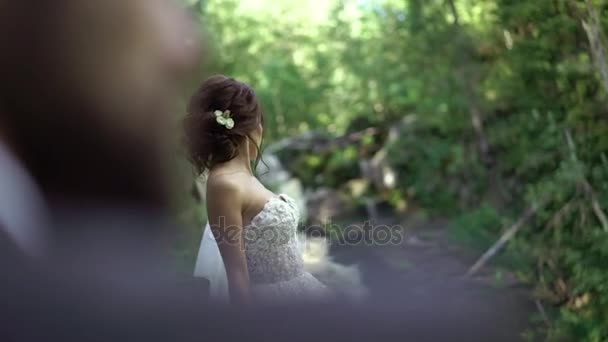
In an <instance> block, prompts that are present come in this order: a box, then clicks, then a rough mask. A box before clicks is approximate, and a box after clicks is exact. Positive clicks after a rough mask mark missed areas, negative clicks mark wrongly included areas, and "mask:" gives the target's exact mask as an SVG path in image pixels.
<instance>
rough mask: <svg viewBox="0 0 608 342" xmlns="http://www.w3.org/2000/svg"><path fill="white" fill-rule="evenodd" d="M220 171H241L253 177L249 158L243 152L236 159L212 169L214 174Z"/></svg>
mask: <svg viewBox="0 0 608 342" xmlns="http://www.w3.org/2000/svg"><path fill="white" fill-rule="evenodd" d="M219 170H230V171H240V172H246V173H249V174H251V175H253V170H252V168H251V163H250V162H249V156H248V154H246V153H244V152H243V151H240V152H239V154H238V155H237V156H236V157H235V158H233V159H231V160H229V161H227V162H224V163H220V164H216V165H214V166H213V167H212V168H211V171H212V172H213V171H216V172H217V171H219Z"/></svg>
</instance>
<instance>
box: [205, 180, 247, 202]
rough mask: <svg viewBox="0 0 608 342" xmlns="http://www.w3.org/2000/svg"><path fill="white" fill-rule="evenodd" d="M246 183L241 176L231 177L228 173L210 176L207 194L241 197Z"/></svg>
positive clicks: (233, 197)
mask: <svg viewBox="0 0 608 342" xmlns="http://www.w3.org/2000/svg"><path fill="white" fill-rule="evenodd" d="M244 188H245V183H244V181H243V180H242V179H241V177H231V176H230V175H227V174H218V175H213V176H210V177H209V179H208V180H207V196H211V197H214V196H215V195H222V197H223V198H231V199H241V198H242V196H243V194H244Z"/></svg>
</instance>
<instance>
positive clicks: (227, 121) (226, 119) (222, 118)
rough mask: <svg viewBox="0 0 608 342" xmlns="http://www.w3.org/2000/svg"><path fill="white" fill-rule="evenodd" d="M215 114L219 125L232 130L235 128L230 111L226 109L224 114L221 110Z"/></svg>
mask: <svg viewBox="0 0 608 342" xmlns="http://www.w3.org/2000/svg"><path fill="white" fill-rule="evenodd" d="M213 114H214V115H215V121H217V123H218V124H220V125H222V126H224V127H226V128H227V129H232V127H234V120H233V119H232V118H231V117H230V111H229V110H227V109H226V110H225V111H223V112H222V111H221V110H216V111H214V112H213Z"/></svg>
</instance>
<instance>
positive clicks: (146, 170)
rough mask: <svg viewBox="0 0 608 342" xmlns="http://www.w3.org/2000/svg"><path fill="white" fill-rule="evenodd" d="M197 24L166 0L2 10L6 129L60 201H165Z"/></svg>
mask: <svg viewBox="0 0 608 342" xmlns="http://www.w3.org/2000/svg"><path fill="white" fill-rule="evenodd" d="M189 19H190V18H188V16H187V15H186V14H185V13H183V12H182V11H181V10H180V8H179V7H177V6H176V4H174V3H172V2H171V1H167V0H103V1H95V0H36V1H33V0H19V1H1V2H0V48H1V49H2V54H0V72H1V73H2V75H3V82H2V83H1V85H0V115H1V116H2V117H1V121H2V123H3V124H4V125H5V126H6V129H5V130H6V134H7V135H8V136H9V139H10V141H11V142H12V143H13V146H14V149H15V150H16V151H15V152H16V153H17V154H18V155H19V157H20V158H21V159H22V160H23V162H24V163H25V165H26V166H27V167H28V168H29V169H30V171H31V173H32V174H33V176H34V178H35V179H36V180H37V181H38V183H39V185H40V186H41V188H42V190H43V192H44V193H45V194H46V195H47V196H49V197H52V200H51V201H53V200H57V198H63V199H65V200H66V201H68V202H69V201H74V200H77V201H78V203H79V204H85V205H86V202H87V201H91V202H101V203H97V204H103V205H112V204H113V203H114V204H115V202H132V203H137V204H139V205H142V206H151V207H157V206H159V207H162V206H164V205H165V201H166V198H167V197H166V195H167V192H166V188H167V186H166V183H165V179H166V178H165V175H164V172H165V171H163V166H164V165H166V164H165V163H163V161H164V158H165V157H166V151H165V149H166V148H167V143H166V142H167V141H166V139H165V138H167V137H168V136H169V134H170V133H171V128H170V127H171V126H170V125H168V124H169V123H171V120H173V119H172V118H171V116H170V115H168V114H173V113H175V112H174V111H173V109H172V105H173V101H174V100H175V97H176V95H177V93H176V91H177V90H178V88H179V87H178V85H179V84H180V82H181V77H182V76H184V74H185V72H186V71H188V70H191V67H193V66H194V65H195V64H196V63H197V57H198V56H197V55H198V47H197V44H198V43H199V40H198V37H197V34H196V31H195V30H194V25H192V22H191V21H190V20H189ZM123 204H124V203H123ZM120 205H122V204H120Z"/></svg>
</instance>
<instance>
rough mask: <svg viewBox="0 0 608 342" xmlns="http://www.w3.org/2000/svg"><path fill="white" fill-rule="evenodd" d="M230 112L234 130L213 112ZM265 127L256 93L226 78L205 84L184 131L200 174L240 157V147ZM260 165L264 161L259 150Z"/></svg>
mask: <svg viewBox="0 0 608 342" xmlns="http://www.w3.org/2000/svg"><path fill="white" fill-rule="evenodd" d="M216 110H219V111H222V112H223V111H225V110H229V111H230V113H231V117H232V118H233V120H234V127H233V128H232V129H227V128H226V127H224V126H222V125H220V124H219V123H218V122H217V121H216V118H215V115H214V113H213V112H214V111H216ZM262 123H263V116H262V108H261V106H260V104H259V102H258V99H257V96H256V95H255V92H254V91H253V89H251V87H250V86H248V85H247V84H245V83H242V82H239V81H236V80H234V79H232V78H229V77H226V76H224V75H216V76H212V77H210V78H208V79H207V80H205V82H203V84H202V85H201V87H200V88H199V90H198V91H197V92H196V93H195V94H194V95H193V96H192V98H191V99H190V104H189V105H188V113H187V115H186V118H185V119H184V131H185V140H186V146H187V148H188V155H189V159H190V161H191V162H192V164H194V166H195V167H196V169H197V171H198V172H199V173H203V172H204V171H205V170H208V169H210V168H211V167H213V165H215V164H217V163H223V162H227V161H229V160H232V159H233V158H235V157H236V156H237V155H238V146H239V145H240V144H241V143H242V142H243V141H245V139H249V140H251V141H252V142H253V139H252V138H251V137H250V133H251V132H253V131H254V130H255V129H257V128H258V126H259V125H260V124H262ZM256 148H257V149H258V156H257V160H256V164H257V162H258V161H259V160H260V158H261V153H260V146H257V145H256Z"/></svg>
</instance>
